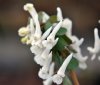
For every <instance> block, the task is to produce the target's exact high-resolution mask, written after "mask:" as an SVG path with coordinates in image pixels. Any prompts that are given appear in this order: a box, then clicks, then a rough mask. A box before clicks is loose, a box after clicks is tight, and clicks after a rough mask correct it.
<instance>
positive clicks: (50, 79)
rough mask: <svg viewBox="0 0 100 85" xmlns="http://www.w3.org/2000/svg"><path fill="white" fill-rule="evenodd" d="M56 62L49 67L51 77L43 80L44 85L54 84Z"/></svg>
mask: <svg viewBox="0 0 100 85" xmlns="http://www.w3.org/2000/svg"><path fill="white" fill-rule="evenodd" d="M54 66H55V64H54V62H53V63H52V64H51V65H50V69H49V76H50V77H49V78H48V79H46V80H45V81H43V85H52V82H53V81H52V75H53V74H54Z"/></svg>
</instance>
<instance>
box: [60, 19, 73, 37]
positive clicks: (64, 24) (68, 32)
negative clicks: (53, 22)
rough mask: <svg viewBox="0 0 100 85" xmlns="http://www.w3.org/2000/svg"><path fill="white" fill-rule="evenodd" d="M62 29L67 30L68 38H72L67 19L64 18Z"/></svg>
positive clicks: (69, 21)
mask: <svg viewBox="0 0 100 85" xmlns="http://www.w3.org/2000/svg"><path fill="white" fill-rule="evenodd" d="M62 27H64V28H66V29H67V32H66V36H68V37H69V38H70V37H72V21H71V20H70V19H68V18H65V19H64V20H63V22H62Z"/></svg>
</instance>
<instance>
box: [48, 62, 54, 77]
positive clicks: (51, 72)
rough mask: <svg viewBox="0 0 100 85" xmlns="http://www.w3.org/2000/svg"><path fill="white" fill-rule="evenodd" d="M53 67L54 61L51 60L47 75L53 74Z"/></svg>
mask: <svg viewBox="0 0 100 85" xmlns="http://www.w3.org/2000/svg"><path fill="white" fill-rule="evenodd" d="M54 67H55V63H54V62H52V63H51V65H50V69H49V75H50V76H52V75H53V74H54Z"/></svg>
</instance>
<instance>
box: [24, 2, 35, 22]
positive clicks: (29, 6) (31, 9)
mask: <svg viewBox="0 0 100 85" xmlns="http://www.w3.org/2000/svg"><path fill="white" fill-rule="evenodd" d="M24 10H25V11H28V12H29V13H30V14H31V16H32V18H33V20H34V17H35V15H37V12H36V10H35V8H34V6H33V4H31V3H27V4H26V5H24ZM34 21H35V20H34Z"/></svg>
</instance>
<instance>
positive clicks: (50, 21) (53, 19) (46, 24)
mask: <svg viewBox="0 0 100 85" xmlns="http://www.w3.org/2000/svg"><path fill="white" fill-rule="evenodd" d="M56 22H57V16H56V15H53V16H51V17H50V18H49V19H48V21H47V22H46V23H45V25H44V29H45V31H46V30H47V29H48V28H50V27H51V26H52V25H53V24H54V23H56Z"/></svg>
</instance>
